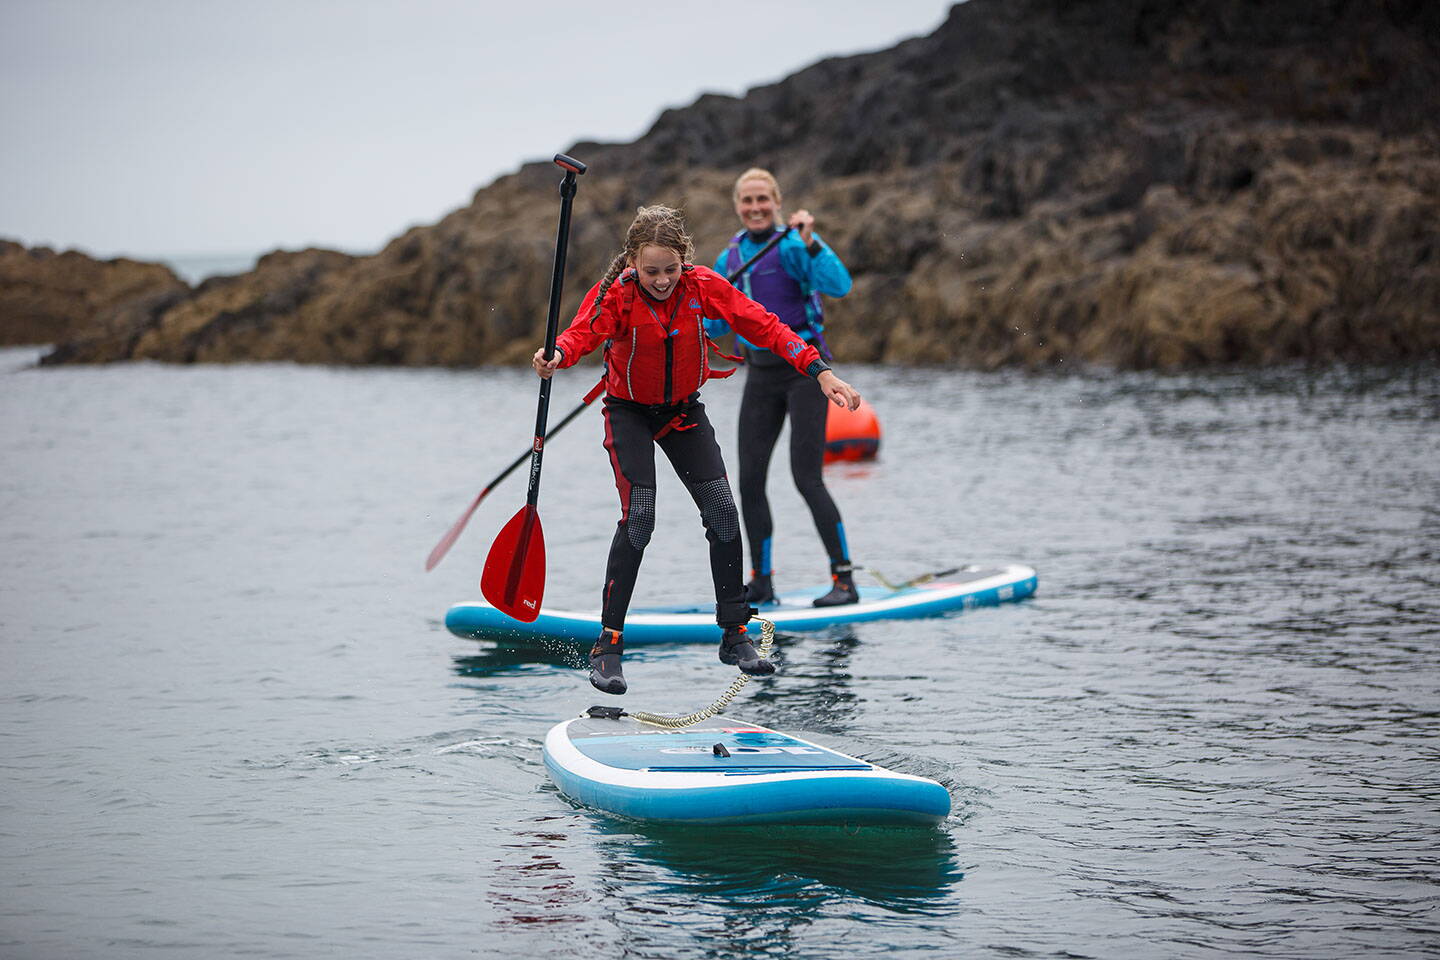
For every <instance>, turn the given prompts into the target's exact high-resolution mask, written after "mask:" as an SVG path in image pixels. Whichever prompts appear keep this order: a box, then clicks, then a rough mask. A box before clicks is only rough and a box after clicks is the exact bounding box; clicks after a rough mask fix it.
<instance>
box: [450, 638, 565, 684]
mask: <svg viewBox="0 0 1440 960" xmlns="http://www.w3.org/2000/svg"><path fill="white" fill-rule="evenodd" d="M477 648H478V649H477V652H475V653H470V654H466V655H464V656H458V657H452V658H451V660H452V662H453V663H454V666H455V672H456V673H457V674H459V675H460V676H462V677H494V676H505V675H508V674H514V673H525V672H528V671H529V670H530V669H531V668H532V667H537V666H550V667H565V668H569V669H578V668H580V667H585V666H588V665H589V662H590V661H589V658H588V657H587V656H586V653H587V651H585V650H583V649H582V648H580V647H579V646H577V645H575V644H573V643H564V642H562V641H554V642H551V643H531V644H508V643H495V642H494V641H486V640H481V641H478V642H477Z"/></svg>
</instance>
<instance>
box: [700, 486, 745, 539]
mask: <svg viewBox="0 0 1440 960" xmlns="http://www.w3.org/2000/svg"><path fill="white" fill-rule="evenodd" d="M695 499H696V500H698V501H699V503H700V518H701V519H702V520H703V521H704V522H705V526H706V527H707V528H708V529H710V530H713V531H714V532H715V536H716V538H717V539H719V540H720V541H722V542H724V543H729V542H730V541H731V540H734V539H735V538H736V537H738V536H740V513H739V511H737V510H736V509H735V498H734V497H733V496H731V495H730V484H729V483H728V482H727V481H726V479H725V478H724V477H720V478H718V479H716V480H706V481H705V482H704V483H697V484H696V485H695Z"/></svg>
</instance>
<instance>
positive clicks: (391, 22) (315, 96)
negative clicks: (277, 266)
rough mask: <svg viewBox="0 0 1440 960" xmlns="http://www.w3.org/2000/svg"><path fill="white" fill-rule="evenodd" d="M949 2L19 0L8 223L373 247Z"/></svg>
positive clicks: (64, 237) (1, 197) (892, 39)
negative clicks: (628, 11)
mask: <svg viewBox="0 0 1440 960" xmlns="http://www.w3.org/2000/svg"><path fill="white" fill-rule="evenodd" d="M952 6H953V3H951V2H950V0H900V2H897V3H890V4H886V5H884V6H883V7H882V8H876V7H874V6H872V5H870V4H868V3H865V2H862V0H831V2H828V3H821V2H818V0H801V2H797V3H792V4H786V5H782V6H781V7H774V6H773V5H770V4H766V3H762V2H760V0H735V3H733V4H731V5H730V6H729V7H728V8H727V9H726V14H727V15H726V16H725V17H724V18H719V17H713V10H712V8H711V7H710V6H708V5H706V6H701V5H698V4H697V5H694V6H687V5H685V4H675V5H670V6H667V7H664V8H657V10H656V11H654V12H653V15H649V19H647V20H645V21H644V22H643V23H641V24H639V25H638V27H637V23H636V21H634V20H632V19H628V18H623V17H616V16H613V15H611V14H610V13H609V12H608V11H605V10H599V9H597V8H594V7H592V6H589V5H579V4H575V5H564V4H562V5H561V6H560V7H558V8H556V7H543V8H541V7H524V8H520V9H509V8H507V9H504V10H489V9H485V10H482V9H480V8H478V7H475V6H472V5H468V4H464V3H457V2H453V0H415V2H414V3H413V4H411V5H407V6H406V7H404V8H401V7H399V6H398V5H396V4H392V3H389V2H386V0H353V2H347V3H339V2H335V0H315V2H311V3H306V4H301V5H293V4H289V3H287V2H286V0H253V2H247V3H245V4H240V3H232V2H229V0H217V2H215V3H207V4H192V3H189V2H186V0H150V2H147V4H146V5H145V7H144V10H145V13H146V16H144V17H135V16H131V15H129V14H128V13H127V10H128V8H124V7H117V6H115V5H112V4H110V3H109V2H108V0H67V2H65V3H52V2H48V0H10V2H8V3H5V4H0V88H3V89H4V90H5V91H6V92H5V95H4V96H3V97H0V125H3V128H4V129H5V130H6V131H7V133H8V134H9V136H8V137H7V139H8V141H9V142H8V143H7V146H6V150H5V151H4V152H3V154H0V238H5V239H11V240H14V241H16V242H18V243H21V244H22V245H24V246H25V247H27V248H35V247H49V248H51V249H54V250H57V251H62V250H77V251H79V252H82V253H85V254H86V255H88V256H92V257H95V258H96V259H104V260H108V259H114V258H116V257H129V258H131V259H136V260H147V261H157V260H168V259H173V258H177V257H231V256H236V257H239V256H246V255H249V254H250V253H252V252H255V253H265V252H269V251H271V250H302V249H306V248H308V247H320V248H324V249H327V250H340V251H344V252H347V253H357V251H363V252H361V253H357V255H361V256H363V255H368V254H370V253H374V252H376V251H378V250H379V249H381V248H382V247H383V246H384V245H385V244H386V243H388V242H389V241H390V240H392V239H393V238H395V237H397V236H399V235H401V234H403V233H404V232H405V231H406V230H408V229H410V228H412V227H415V226H422V225H428V224H432V223H435V222H437V221H438V220H440V219H441V218H443V217H444V216H445V215H447V214H448V213H450V212H452V211H454V210H457V209H460V208H463V207H464V206H466V205H467V204H468V203H470V201H471V198H472V197H473V196H474V194H475V192H476V191H477V190H479V189H482V188H484V187H486V186H488V185H489V184H491V183H493V182H494V181H495V180H496V179H498V178H500V177H502V176H505V175H507V174H509V173H513V172H515V171H516V170H518V169H520V167H521V166H522V165H523V164H525V163H527V162H531V161H534V160H537V159H542V158H544V157H548V156H549V155H550V154H551V153H553V152H555V151H557V150H563V149H566V148H568V147H569V146H570V145H572V144H574V143H577V142H581V141H597V142H603V143H630V142H633V141H634V140H636V139H638V138H639V137H641V136H643V135H644V133H645V132H646V131H647V130H649V129H650V128H651V126H653V125H654V123H655V121H656V120H657V119H658V118H659V116H660V115H661V114H662V113H663V112H664V111H666V110H669V109H683V108H684V107H686V106H689V105H690V104H692V103H694V101H695V100H697V99H698V98H699V97H701V96H702V95H705V94H707V93H718V94H722V95H726V96H736V97H743V96H744V95H745V94H746V93H748V92H749V91H750V90H752V89H754V88H755V87H757V86H764V85H766V84H770V83H774V82H778V81H780V80H782V79H784V78H785V77H787V76H790V75H792V74H794V73H795V72H797V71H799V70H802V69H804V68H806V67H808V66H810V65H812V64H814V63H816V62H818V61H820V60H823V59H825V58H827V57H834V56H853V55H857V54H861V53H867V52H873V51H877V50H882V49H888V48H890V47H892V46H894V45H895V44H896V43H898V42H900V41H902V40H904V39H908V38H911V37H916V36H922V35H926V34H928V33H931V32H933V31H934V30H935V29H936V28H937V27H938V26H939V24H940V23H942V22H943V21H944V19H945V17H946V16H947V15H948V12H949V10H950V8H951V7H952ZM696 11H701V12H700V13H698V14H697V13H696ZM707 17H708V18H710V19H705V18H707ZM557 22H563V23H562V25H561V26H558V27H557V25H556V24H557ZM697 23H701V24H703V27H704V28H703V29H697V27H696V24H697ZM637 38H643V39H637ZM652 38H653V39H652ZM596 50H601V51H605V52H606V53H607V54H609V55H607V56H598V57H597V56H595V51H596ZM577 64H583V65H584V69H583V70H580V69H578V68H576V65H577ZM636 64H644V65H645V66H646V67H648V69H649V71H650V73H649V75H648V76H643V75H639V74H637V72H636ZM655 77H665V78H672V79H667V80H665V81H663V82H662V81H660V80H657V79H654V78H655ZM677 77H678V78H681V79H679V80H675V79H673V78H677ZM302 238H303V239H302ZM177 251H180V252H177Z"/></svg>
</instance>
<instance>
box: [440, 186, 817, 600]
mask: <svg viewBox="0 0 1440 960" xmlns="http://www.w3.org/2000/svg"><path fill="white" fill-rule="evenodd" d="M557 162H558V161H557ZM789 232H790V231H789V228H788V227H787V228H786V229H784V230H778V231H776V233H775V236H773V237H771V238H770V239H769V240H767V241H766V242H765V246H763V247H761V248H760V249H759V250H757V251H756V252H755V255H754V256H753V257H751V258H750V259H748V260H746V261H745V262H744V263H742V264H740V266H739V267H738V268H737V269H736V270H735V271H734V272H733V273H731V274H730V275H729V276H728V277H726V278H725V279H726V280H729V281H730V282H731V283H734V282H735V281H736V280H737V279H739V278H740V275H741V274H743V273H744V272H745V271H746V270H749V269H750V268H751V267H753V266H755V262H756V261H757V260H759V259H760V258H761V257H763V256H765V254H767V253H769V252H770V251H771V250H773V249H774V248H775V245H776V244H777V243H779V242H780V240H781V238H782V237H784V236H785V234H787V233H789ZM603 387H604V384H603V381H602V383H601V385H600V386H598V387H596V388H595V389H594V390H591V391H590V392H589V393H587V394H585V399H584V400H582V401H580V405H579V406H577V407H576V408H575V409H574V410H571V411H570V412H569V413H567V414H566V415H565V419H563V420H561V421H560V422H559V423H557V424H555V426H553V427H551V428H550V432H549V433H547V434H545V439H546V440H549V439H550V438H551V437H553V436H555V434H557V433H559V432H560V431H561V430H563V429H565V425H566V424H567V423H569V422H570V421H571V420H574V419H575V418H576V417H577V416H579V414H580V411H582V410H584V409H585V408H586V407H588V406H590V404H591V403H593V402H594V401H595V398H596V397H598V396H600V394H601V393H603V392H604V390H603ZM542 389H543V388H542ZM531 456H532V453H531V451H529V450H526V451H525V452H524V453H522V454H520V456H518V457H516V458H515V461H514V462H513V463H511V464H510V466H508V467H506V468H505V469H504V470H501V471H500V475H499V476H497V477H496V478H495V479H494V480H491V481H490V482H489V483H488V484H486V485H485V489H484V490H481V491H480V495H479V496H477V497H476V498H475V500H474V502H472V503H471V504H470V506H469V508H468V509H467V510H466V511H465V512H464V513H462V514H461V515H460V519H459V520H456V521H455V523H454V524H453V525H452V526H451V527H450V529H449V530H446V531H445V536H443V537H441V538H440V542H439V543H437V544H435V549H433V550H431V551H430V556H428V557H426V558H425V570H426V571H427V572H428V571H430V570H434V569H435V565H436V564H438V563H439V562H440V561H441V560H443V559H445V554H447V553H449V552H450V548H451V547H452V546H454V545H455V541H456V540H458V539H460V534H461V532H463V531H464V529H465V525H466V524H467V523H469V522H470V517H471V515H472V514H474V513H475V509H476V508H477V507H479V506H480V501H481V500H484V499H485V498H486V497H487V496H489V495H490V491H491V490H494V489H495V488H496V487H497V486H499V484H500V481H501V480H504V479H505V478H506V477H508V476H510V474H511V473H513V472H514V470H515V468H516V467H518V466H520V464H522V463H524V462H525V461H526V460H529V459H530V457H531Z"/></svg>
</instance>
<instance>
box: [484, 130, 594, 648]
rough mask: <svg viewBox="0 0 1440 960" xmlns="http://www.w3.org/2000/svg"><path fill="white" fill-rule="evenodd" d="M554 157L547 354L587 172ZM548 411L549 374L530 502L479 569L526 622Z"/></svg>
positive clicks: (538, 565) (535, 587)
mask: <svg viewBox="0 0 1440 960" xmlns="http://www.w3.org/2000/svg"><path fill="white" fill-rule="evenodd" d="M555 163H556V164H557V165H558V166H559V167H561V168H562V169H563V170H564V171H565V179H563V180H561V181H560V229H559V231H558V232H557V234H556V237H555V270H554V272H553V273H552V274H551V275H550V314H549V316H548V317H547V318H546V320H545V359H546V360H549V359H550V358H551V357H552V356H554V355H555V334H556V332H557V330H558V328H559V321H560V288H561V286H562V284H563V283H564V280H565V249H566V246H567V244H568V242H569V239H570V204H571V201H573V200H574V199H575V189H576V186H575V178H576V177H577V176H579V175H580V174H582V173H584V172H585V164H583V163H581V162H580V161H579V160H573V159H571V158H570V157H567V156H565V155H564V154H560V153H557V154H556V155H555ZM549 413H550V380H549V379H548V378H547V379H543V380H541V381H540V402H539V406H538V409H537V410H536V411H535V442H534V443H533V444H532V445H531V447H530V491H529V493H528V494H527V496H526V498H525V506H523V507H521V508H520V512H518V513H516V514H515V516H513V517H511V518H510V522H509V523H507V524H505V526H504V528H503V529H501V531H500V535H499V536H497V537H496V538H495V542H494V543H493V544H491V545H490V555H489V556H488V557H486V558H485V570H484V572H483V573H482V574H481V575H480V592H481V593H483V594H484V595H485V599H486V600H488V601H490V604H491V606H493V607H495V608H496V609H498V610H499V611H500V612H502V613H505V614H507V615H509V616H512V617H514V618H515V619H516V620H520V621H523V622H525V623H530V622H531V621H533V620H534V619H535V618H536V617H538V616H540V601H541V600H542V599H543V598H544V596H545V531H544V530H542V529H541V527H540V512H539V511H538V510H536V509H535V504H536V502H537V501H538V500H539V499H540V462H541V458H542V456H543V455H544V453H545V420H546V418H547V417H548V416H549ZM482 496H483V494H482Z"/></svg>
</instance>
